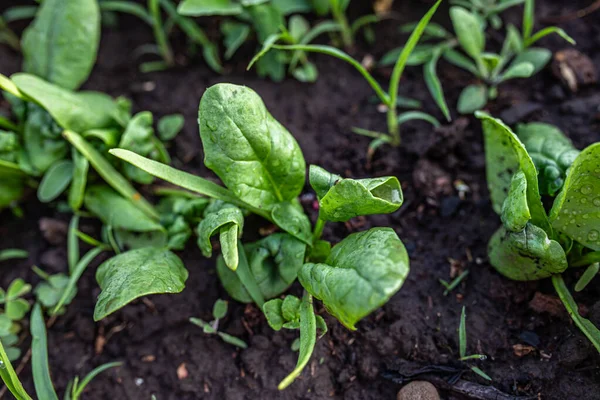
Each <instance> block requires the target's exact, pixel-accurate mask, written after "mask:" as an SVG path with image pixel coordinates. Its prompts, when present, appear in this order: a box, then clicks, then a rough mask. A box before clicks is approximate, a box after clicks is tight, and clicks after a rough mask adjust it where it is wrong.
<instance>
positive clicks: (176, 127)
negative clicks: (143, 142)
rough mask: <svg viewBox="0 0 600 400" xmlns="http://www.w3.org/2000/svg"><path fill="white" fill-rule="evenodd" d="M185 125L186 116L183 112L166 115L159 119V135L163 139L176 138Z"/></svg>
mask: <svg viewBox="0 0 600 400" xmlns="http://www.w3.org/2000/svg"><path fill="white" fill-rule="evenodd" d="M183 125H185V118H184V117H183V115H181V114H172V115H165V116H164V117H162V118H161V119H159V120H158V137H159V138H160V140H162V141H169V140H173V139H175V137H176V136H177V134H178V133H179V132H181V130H182V129H183Z"/></svg>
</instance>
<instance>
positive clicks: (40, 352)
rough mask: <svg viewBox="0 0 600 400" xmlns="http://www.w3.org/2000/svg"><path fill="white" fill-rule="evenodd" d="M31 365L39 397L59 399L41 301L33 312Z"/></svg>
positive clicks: (50, 399) (49, 399) (51, 399)
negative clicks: (50, 363)
mask: <svg viewBox="0 0 600 400" xmlns="http://www.w3.org/2000/svg"><path fill="white" fill-rule="evenodd" d="M30 329H31V365H32V373H33V384H34V386H35V393H36V394H37V397H38V398H39V399H48V400H58V396H57V395H56V391H55V390H54V386H53V385H52V378H51V377H50V366H49V365H48V341H47V337H46V323H45V322H44V316H43V314H42V307H41V306H40V305H39V303H36V305H35V306H34V307H33V311H32V312H31V328H30Z"/></svg>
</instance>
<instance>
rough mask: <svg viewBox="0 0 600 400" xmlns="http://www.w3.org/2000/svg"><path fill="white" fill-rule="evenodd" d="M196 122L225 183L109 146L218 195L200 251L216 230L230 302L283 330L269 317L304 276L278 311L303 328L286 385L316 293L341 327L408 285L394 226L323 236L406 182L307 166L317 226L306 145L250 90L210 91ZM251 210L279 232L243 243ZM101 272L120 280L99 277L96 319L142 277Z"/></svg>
mask: <svg viewBox="0 0 600 400" xmlns="http://www.w3.org/2000/svg"><path fill="white" fill-rule="evenodd" d="M199 125H200V136H201V138H202V144H203V148H204V155H205V159H204V163H205V165H206V166H207V167H208V168H210V169H211V170H212V171H214V172H215V173H216V174H217V176H219V178H220V179H221V181H223V183H224V185H225V187H223V186H220V185H218V184H216V183H214V182H212V181H210V180H207V179H204V178H201V177H198V176H194V175H191V174H188V173H185V172H182V171H178V170H176V169H174V168H171V167H169V166H167V165H164V164H161V163H159V162H156V161H153V160H150V159H147V158H144V157H142V156H139V155H137V154H135V153H133V152H131V151H128V150H121V149H113V150H111V154H113V155H115V156H117V157H119V158H120V159H122V160H125V161H127V162H129V163H131V164H132V165H135V166H136V167H138V168H141V169H142V170H144V171H146V172H148V173H150V174H152V175H154V176H156V177H158V178H161V179H164V180H166V181H168V182H170V183H173V184H175V185H178V186H181V187H182V188H185V189H187V190H190V191H193V192H196V193H199V194H201V195H204V196H206V197H209V198H212V199H213V201H212V204H211V205H210V206H209V207H207V208H206V209H205V210H204V219H203V220H202V221H201V222H200V224H199V226H198V229H197V233H198V235H199V240H200V241H201V242H200V247H201V248H202V249H203V252H204V253H205V254H206V255H209V254H210V253H211V252H212V245H211V242H210V237H212V236H213V235H214V236H218V238H219V241H220V243H221V252H222V255H221V256H220V257H219V258H218V259H217V274H218V276H219V279H220V281H221V284H222V285H223V287H224V288H225V290H226V291H227V292H228V294H229V295H230V296H231V297H232V298H233V299H235V300H238V301H240V302H244V303H251V302H254V303H256V304H257V305H258V306H259V307H260V308H261V309H262V310H263V311H264V312H265V313H266V314H267V315H268V317H267V318H268V319H269V321H270V323H271V324H272V325H273V326H277V325H275V322H274V321H275V320H274V317H273V315H275V314H276V313H277V310H278V304H279V303H280V301H278V300H279V296H281V295H282V294H283V293H284V292H285V291H286V290H287V289H288V288H289V287H290V286H291V285H292V284H293V283H294V282H295V281H296V279H298V280H299V281H300V284H301V285H302V287H303V288H304V291H305V292H304V295H303V297H302V300H301V301H298V300H297V299H296V300H283V301H282V302H281V304H282V308H281V313H282V314H281V317H282V318H285V323H288V322H290V323H292V321H294V322H293V325H287V326H289V327H298V328H299V329H300V342H301V344H300V356H299V361H298V365H297V368H296V369H295V370H294V371H293V372H292V373H291V374H290V375H289V376H288V377H287V378H286V379H284V380H283V381H282V383H281V384H280V386H279V387H280V388H281V389H283V388H285V387H287V386H288V385H289V384H291V383H292V381H293V380H294V379H295V378H296V377H297V376H298V375H299V374H300V372H301V371H302V369H303V368H304V366H305V365H306V363H307V362H308V359H309V358H310V356H311V354H312V351H313V349H314V344H315V342H316V340H317V327H318V326H320V327H322V326H323V325H324V324H323V323H322V321H321V319H320V317H319V318H318V317H317V316H316V315H315V313H314V309H313V299H314V298H316V299H319V300H321V301H322V302H323V304H324V305H325V308H326V309H327V311H328V312H329V313H330V314H331V315H333V316H334V317H336V318H337V319H338V320H339V321H340V322H341V323H342V324H343V325H344V326H346V327H347V328H349V329H351V330H355V329H356V323H357V322H358V321H359V320H361V319H362V318H364V317H366V316H367V315H369V314H370V313H371V312H373V311H374V310H375V309H377V308H378V307H380V306H382V305H383V304H385V303H386V302H387V301H388V300H389V299H390V297H391V296H392V295H393V294H394V293H396V291H398V290H399V289H400V287H401V286H402V284H403V283H404V280H405V279H406V276H407V275H408V270H409V265H408V264H409V262H408V254H407V252H406V249H405V247H404V245H403V244H402V242H401V241H400V239H399V238H398V236H397V235H396V233H395V232H394V231H393V230H392V229H390V228H372V229H370V230H368V231H365V232H358V233H354V234H352V235H350V236H348V237H347V238H345V239H344V240H342V241H341V242H340V243H338V244H336V245H335V246H333V247H332V246H331V244H330V243H329V242H327V241H324V240H322V239H321V236H322V233H323V228H324V226H325V224H326V222H328V221H330V222H345V221H348V220H349V219H351V218H353V217H356V216H360V215H370V214H383V213H392V212H395V211H396V210H398V208H399V207H400V206H401V205H402V202H403V197H402V189H401V187H400V182H399V181H398V179H397V178H395V177H380V178H369V179H356V180H355V179H347V178H342V177H341V176H339V175H335V174H332V173H330V172H328V171H326V170H324V169H322V168H320V167H318V166H315V165H313V166H311V167H310V171H309V182H310V185H311V186H312V187H313V189H314V190H315V192H316V193H317V196H318V198H319V218H318V219H317V221H316V223H315V225H314V227H311V222H310V220H309V218H308V216H307V215H306V214H305V213H304V210H303V208H302V206H301V205H300V203H299V201H298V196H299V195H300V193H301V191H302V189H303V187H304V185H305V175H306V163H305V161H304V156H303V155H302V151H301V149H300V147H299V146H298V143H297V142H296V141H295V139H294V138H293V136H292V135H291V134H290V133H289V132H288V131H287V130H286V129H285V127H283V125H281V124H280V123H279V122H278V121H277V120H275V119H274V118H273V116H272V115H271V114H270V113H269V112H268V110H267V109H266V107H265V105H264V103H263V102H262V99H261V98H260V97H259V96H258V95H257V94H256V93H255V92H254V91H252V90H251V89H249V88H247V87H243V86H237V85H232V84H218V85H215V86H212V87H210V88H209V89H207V90H206V92H205V93H204V95H203V96H202V99H201V101H200V107H199ZM248 213H251V214H256V215H258V216H260V217H262V218H264V219H265V220H267V221H269V222H271V223H273V224H274V225H276V226H277V227H278V228H279V229H280V231H279V232H275V233H272V234H270V235H269V236H266V237H264V238H262V239H260V240H258V241H256V242H253V243H243V242H242V241H241V240H240V238H241V237H242V236H243V231H244V229H246V228H245V227H244V224H243V221H244V216H245V215H246V214H248ZM125 254H126V253H125ZM122 256H123V254H122V255H120V256H117V257H115V258H118V257H122ZM109 262H110V261H109ZM182 268H183V267H182ZM126 271H129V272H126ZM125 273H130V274H131V275H129V278H130V279H125V278H123V277H121V276H119V275H122V274H125ZM98 276H99V277H100V278H102V279H103V280H114V281H116V282H118V283H119V285H118V286H115V290H114V291H112V293H105V292H106V290H104V289H105V285H104V284H103V283H101V287H102V288H103V292H102V293H101V294H100V298H99V303H98V304H97V306H96V311H97V314H96V316H100V317H103V316H105V315H107V314H108V313H109V312H112V311H114V310H116V309H117V308H119V307H122V306H123V305H124V304H126V302H125V301H121V300H125V298H126V297H127V296H129V295H128V293H129V292H130V286H131V285H129V284H128V283H129V282H135V283H137V281H141V280H143V279H145V278H144V275H143V270H142V269H140V270H139V271H136V270H133V269H132V268H127V269H126V270H123V268H119V267H118V266H115V268H108V267H107V268H105V267H104V265H103V266H101V267H100V269H99V271H98ZM364 277H368V280H366V279H364ZM123 284H125V286H123ZM116 289H118V291H117V290H116ZM134 292H137V289H135V290H134ZM272 299H275V300H272ZM100 300H102V304H101V301H100ZM286 301H287V302H286ZM290 302H293V305H294V307H290V308H289V310H288V308H286V310H288V311H289V312H285V314H284V309H283V304H284V303H285V304H292V303H290ZM108 304H110V307H108ZM98 310H102V311H101V312H99V313H98ZM274 313H275V314H274ZM205 326H206V325H205ZM282 326H283V325H282Z"/></svg>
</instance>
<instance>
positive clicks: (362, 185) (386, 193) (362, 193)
mask: <svg viewBox="0 0 600 400" xmlns="http://www.w3.org/2000/svg"><path fill="white" fill-rule="evenodd" d="M310 184H311V186H312V187H313V189H315V192H317V196H318V197H319V206H320V208H319V216H320V218H322V219H323V220H326V221H334V222H345V221H348V220H349V219H350V218H353V217H356V216H359V215H371V214H389V213H392V212H394V211H396V210H398V208H400V206H401V205H402V202H403V201H404V198H403V196H402V188H401V187H400V182H399V181H398V179H397V178H396V177H393V176H387V177H381V178H369V179H356V180H355V179H343V178H341V177H340V176H339V175H335V174H332V173H330V172H327V171H326V170H324V169H323V168H321V167H318V166H316V165H311V166H310Z"/></svg>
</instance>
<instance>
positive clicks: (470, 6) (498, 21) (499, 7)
mask: <svg viewBox="0 0 600 400" xmlns="http://www.w3.org/2000/svg"><path fill="white" fill-rule="evenodd" d="M524 2H525V0H450V4H452V5H453V6H460V7H462V8H465V9H467V10H469V11H470V12H471V13H472V14H474V15H476V16H477V18H478V19H479V20H480V21H481V24H482V25H483V27H484V28H485V26H486V25H487V24H488V23H489V24H490V25H491V26H492V28H494V29H496V30H498V29H500V28H502V25H503V22H502V18H501V17H500V13H501V12H503V11H504V10H507V9H509V8H511V7H514V6H518V5H519V4H523V3H524Z"/></svg>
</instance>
